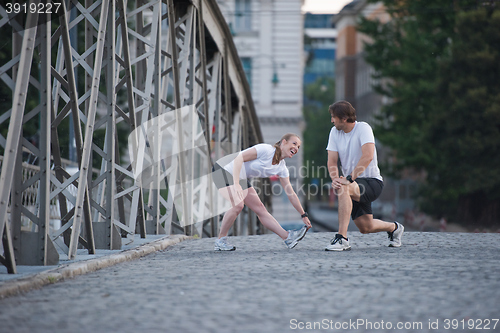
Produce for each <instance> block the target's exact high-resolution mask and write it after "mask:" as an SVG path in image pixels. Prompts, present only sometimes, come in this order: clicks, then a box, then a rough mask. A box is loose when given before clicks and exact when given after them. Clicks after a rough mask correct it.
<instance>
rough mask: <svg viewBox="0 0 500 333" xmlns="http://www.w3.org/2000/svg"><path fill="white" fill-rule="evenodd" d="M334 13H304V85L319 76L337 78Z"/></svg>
mask: <svg viewBox="0 0 500 333" xmlns="http://www.w3.org/2000/svg"><path fill="white" fill-rule="evenodd" d="M333 18H334V14H315V13H305V15H304V52H305V57H306V66H305V68H304V86H305V85H307V84H310V83H314V82H315V81H316V80H317V79H319V78H325V77H326V78H335V47H336V39H337V30H336V29H335V26H334V23H333Z"/></svg>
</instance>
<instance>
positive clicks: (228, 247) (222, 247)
mask: <svg viewBox="0 0 500 333" xmlns="http://www.w3.org/2000/svg"><path fill="white" fill-rule="evenodd" d="M214 250H215V251H234V250H236V246H234V245H232V244H229V243H228V242H227V236H226V237H222V238H220V239H217V240H216V241H215V248H214Z"/></svg>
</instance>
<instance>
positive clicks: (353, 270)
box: [0, 232, 500, 333]
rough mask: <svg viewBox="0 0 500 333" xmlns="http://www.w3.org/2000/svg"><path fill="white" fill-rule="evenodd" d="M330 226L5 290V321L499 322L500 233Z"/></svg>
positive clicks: (187, 244)
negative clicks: (392, 236) (345, 231)
mask: <svg viewBox="0 0 500 333" xmlns="http://www.w3.org/2000/svg"><path fill="white" fill-rule="evenodd" d="M332 236H333V234H332V233H314V234H307V235H306V237H305V238H304V240H303V241H302V242H300V243H299V245H298V246H297V247H296V248H295V249H293V250H289V249H287V248H286V247H285V246H284V245H283V243H282V242H281V240H280V239H279V238H278V237H277V236H276V235H263V236H250V237H233V238H230V239H231V241H232V242H233V243H234V244H235V245H236V246H237V250H236V251H235V252H226V253H222V252H217V253H216V252H214V251H213V239H201V240H199V239H194V240H187V241H184V242H182V243H179V244H177V245H174V246H172V247H169V248H167V249H166V250H164V251H160V252H156V253H153V254H151V255H148V256H146V257H143V258H141V259H139V260H135V261H130V262H126V263H121V264H118V265H116V266H113V267H108V268H105V269H102V270H99V271H97V272H94V273H90V274H86V275H82V276H78V277H76V278H74V279H69V280H65V281H63V282H59V283H55V284H52V285H49V286H46V287H44V288H42V289H40V290H35V291H31V292H29V293H26V294H24V295H19V296H14V297H10V298H6V299H3V300H0V332H12V333H15V332H30V333H32V332H35V333H36V332H94V333H99V332H106V333H107V332H273V333H274V332H294V331H301V330H300V328H304V329H303V331H307V332H313V331H324V332H327V331H331V332H357V331H367V332H385V331H388V332H446V331H449V332H458V331H478V328H489V329H488V330H484V329H483V330H482V331H483V332H484V331H487V332H494V331H497V332H499V331H500V323H498V320H497V322H495V320H494V319H499V318H500V307H499V304H500V279H499V276H500V260H499V259H500V251H499V250H500V234H463V233H462V234H461V233H420V232H407V233H405V235H404V238H403V242H404V245H403V247H402V248H399V249H397V248H388V247H386V245H387V238H386V237H385V236H384V234H382V233H380V234H371V235H361V234H360V233H358V232H352V233H350V241H351V246H352V251H346V252H341V253H334V252H326V251H324V247H325V245H326V244H327V243H328V241H329V239H330V238H331V237H332ZM447 320H449V321H447ZM453 320H455V321H453ZM480 320H482V321H480ZM488 320H489V321H488ZM362 321H364V323H363V322H362ZM356 324H359V325H356ZM455 324H456V325H455ZM470 324H473V325H474V326H473V328H474V329H470V330H469V325H470ZM495 324H496V327H495V329H494V330H493V328H494V325H495ZM429 325H431V327H429ZM436 325H437V326H436ZM486 325H487V327H486ZM405 326H406V329H405V328H404V327H405ZM314 327H315V328H316V329H313V328H314ZM342 327H343V328H342ZM401 327H402V329H399V328H401ZM447 327H448V328H449V329H446V328H447ZM454 327H456V328H457V329H453V328H454ZM463 327H465V330H464V329H462V328H463ZM308 328H310V329H308ZM389 328H392V329H389Z"/></svg>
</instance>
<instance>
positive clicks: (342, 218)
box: [326, 101, 404, 251]
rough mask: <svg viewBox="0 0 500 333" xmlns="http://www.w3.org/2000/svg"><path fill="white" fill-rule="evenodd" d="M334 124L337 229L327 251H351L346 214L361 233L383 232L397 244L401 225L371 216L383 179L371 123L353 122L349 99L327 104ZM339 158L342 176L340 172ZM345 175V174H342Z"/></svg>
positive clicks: (331, 152) (331, 156) (331, 165)
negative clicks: (373, 203)
mask: <svg viewBox="0 0 500 333" xmlns="http://www.w3.org/2000/svg"><path fill="white" fill-rule="evenodd" d="M329 111H330V114H331V122H332V123H333V125H334V127H332V129H331V131H330V137H329V138H328V146H327V148H326V149H327V150H328V171H329V173H330V178H331V179H332V186H333V188H334V190H335V193H336V194H337V196H338V207H339V208H338V210H339V231H338V233H337V234H336V235H335V238H333V239H332V240H331V241H330V244H328V246H327V247H326V250H327V251H345V250H350V249H351V246H350V245H349V239H348V238H347V227H348V225H349V215H350V216H351V217H352V219H353V221H354V223H355V224H356V226H357V227H358V229H359V231H361V233H363V234H368V233H374V232H381V231H386V232H387V234H388V236H389V246H390V247H400V246H401V238H402V236H403V232H404V227H403V225H402V224H401V223H398V222H385V221H382V220H378V219H374V218H373V213H372V205H371V203H372V202H373V201H375V200H376V199H377V198H378V197H379V196H380V193H382V189H383V188H384V183H383V178H382V176H381V175H380V170H379V168H378V164H377V151H376V150H375V137H374V136H373V131H372V128H371V127H370V125H368V124H367V123H365V122H357V121H356V110H355V109H354V108H353V107H352V105H351V104H350V103H349V102H346V101H340V102H337V103H334V104H332V105H330V107H329ZM339 159H340V163H341V165H342V173H343V176H340V175H339V170H338V167H337V162H338V161H339ZM344 175H345V176H344Z"/></svg>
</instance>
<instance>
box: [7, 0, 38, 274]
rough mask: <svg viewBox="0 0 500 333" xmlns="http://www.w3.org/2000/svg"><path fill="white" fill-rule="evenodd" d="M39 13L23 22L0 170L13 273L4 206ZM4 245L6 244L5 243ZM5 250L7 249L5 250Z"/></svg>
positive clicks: (12, 268)
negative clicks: (19, 52)
mask: <svg viewBox="0 0 500 333" xmlns="http://www.w3.org/2000/svg"><path fill="white" fill-rule="evenodd" d="M34 3H36V4H38V1H36V0H35V1H34ZM37 23H38V13H37V12H35V13H31V12H30V13H28V17H27V21H26V24H27V25H28V24H33V27H32V28H28V29H26V30H25V32H24V36H23V42H22V48H21V57H20V59H19V69H18V72H17V78H18V79H17V80H16V86H15V89H14V96H13V101H12V112H11V116H10V123H9V131H8V132H7V142H6V145H5V155H4V160H3V163H2V171H1V174H0V230H1V232H2V233H3V232H5V234H4V235H5V240H6V242H7V244H6V245H7V249H8V251H6V255H7V256H8V257H7V258H6V262H7V264H8V265H9V266H10V267H7V269H8V270H9V273H16V271H17V268H16V261H15V258H14V250H13V248H12V239H11V235H10V231H9V229H10V228H9V226H8V225H7V224H8V222H7V206H8V204H9V195H10V190H11V187H12V177H11V175H12V174H13V170H14V167H15V164H16V158H17V154H18V147H19V141H20V139H21V137H20V133H21V129H22V124H23V115H24V108H25V104H26V95H27V93H28V84H29V77H30V72H31V61H32V59H33V50H34V48H35V38H36V32H37ZM4 246H5V245H4ZM7 252H8V253H7Z"/></svg>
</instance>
